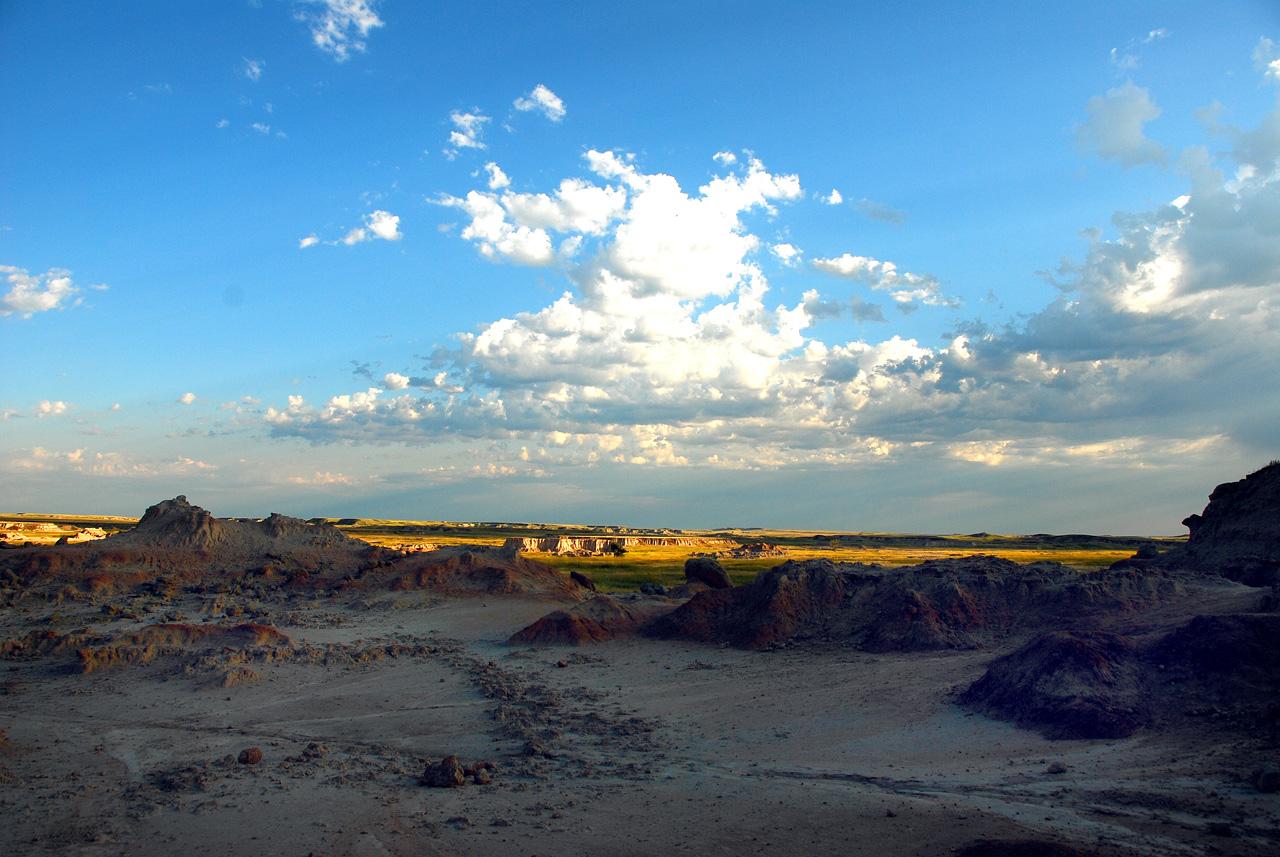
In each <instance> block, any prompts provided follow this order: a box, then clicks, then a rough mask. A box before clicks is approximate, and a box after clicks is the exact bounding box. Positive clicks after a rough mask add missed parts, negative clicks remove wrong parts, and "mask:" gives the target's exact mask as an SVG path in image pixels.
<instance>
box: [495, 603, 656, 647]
mask: <svg viewBox="0 0 1280 857" xmlns="http://www.w3.org/2000/svg"><path fill="white" fill-rule="evenodd" d="M677 603H678V602H676V601H675V600H674V599H670V598H662V597H654V598H645V599H641V598H638V597H634V596H633V597H632V598H631V599H630V600H626V601H620V600H614V599H613V598H610V597H609V596H607V595H597V596H596V597H595V598H592V599H590V600H588V601H583V602H582V603H581V604H575V605H574V606H573V607H570V608H569V609H568V610H556V611H554V612H551V613H548V614H547V615H546V616H543V617H542V618H541V619H539V620H538V621H536V622H534V623H533V624H532V625H529V626H528V627H526V628H522V629H521V630H519V631H517V632H516V633H514V634H512V635H511V638H510V639H508V640H507V645H508V646H566V645H567V646H582V645H586V644H588V643H603V642H605V641H607V640H617V639H622V638H626V637H632V636H635V634H636V632H637V631H638V630H640V626H642V625H643V624H644V623H645V622H647V621H649V620H651V619H653V618H654V617H655V616H659V615H662V614H665V613H669V612H670V611H672V610H674V609H675V607H676V604H677Z"/></svg>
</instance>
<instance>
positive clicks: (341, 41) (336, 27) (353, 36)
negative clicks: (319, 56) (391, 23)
mask: <svg viewBox="0 0 1280 857" xmlns="http://www.w3.org/2000/svg"><path fill="white" fill-rule="evenodd" d="M295 2H299V3H302V4H304V5H303V6H302V7H301V8H300V9H299V10H298V13H297V17H298V19H299V20H301V21H304V22H306V23H307V25H308V26H309V27H310V29H311V41H312V44H314V45H315V46H316V47H317V48H319V49H320V50H322V51H324V52H325V53H327V54H329V55H331V56H332V57H333V58H334V59H335V60H337V61H338V62H345V61H346V60H347V59H349V58H350V57H351V53H352V51H355V52H363V51H364V50H365V47H366V43H365V38H366V37H367V36H368V35H369V31H370V30H373V29H376V28H377V27H381V26H384V23H385V22H384V21H383V20H382V19H381V18H379V17H378V13H377V12H376V11H375V10H376V8H377V2H376V0H295Z"/></svg>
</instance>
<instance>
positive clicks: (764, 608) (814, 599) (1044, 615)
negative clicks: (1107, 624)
mask: <svg viewBox="0 0 1280 857" xmlns="http://www.w3.org/2000/svg"><path fill="white" fill-rule="evenodd" d="M1180 591H1181V588H1180V587H1179V586H1178V584H1177V583H1175V582H1174V581H1173V580H1172V579H1170V578H1169V577H1168V576H1167V575H1164V574H1160V573H1156V574H1141V573H1138V572H1134V571H1129V570H1120V571H1106V572H1093V573H1081V572H1079V571H1076V570H1075V569H1073V568H1068V567H1067V566H1064V565H1060V564H1058V563H1052V562H1039V563H1032V564H1030V565H1019V564H1017V563H1014V562H1010V561H1009V560H1005V559H1000V558H998V557H993V556H971V557H963V558H958V559H945V560H935V561H931V562H926V563H923V564H921V565H915V566H907V567H905V568H886V567H884V566H880V565H865V564H862V563H839V564H836V563H832V562H830V561H829V560H825V559H818V560H806V561H803V562H800V561H794V560H793V561H788V562H785V563H783V564H781V565H778V566H775V567H774V568H771V569H769V570H767V571H762V572H760V573H759V574H757V575H756V578H755V580H754V581H753V582H751V583H750V584H747V585H746V586H738V587H734V588H732V589H718V590H710V591H706V592H702V593H699V594H698V595H695V596H694V597H693V598H692V599H691V600H690V601H689V602H688V603H686V604H684V605H682V606H680V607H678V608H676V610H674V611H673V612H671V613H669V614H667V615H666V616H662V617H660V618H658V619H655V620H654V621H652V622H650V623H649V624H648V625H646V626H645V627H644V628H643V629H642V633H644V634H645V635H647V636H653V637H661V638H666V639H693V640H701V641H704V642H727V643H730V644H731V645H734V646H737V647H739V648H745V649H758V648H763V647H765V646H768V645H770V644H773V643H777V642H781V641H784V640H791V639H814V638H817V639H824V640H825V639H836V640H847V641H849V642H851V643H854V644H856V645H858V646H860V647H862V648H863V649H865V650H868V651H873V652H887V651H926V650H931V649H946V648H972V647H975V646H981V645H985V644H987V643H990V642H994V641H996V640H998V639H1001V638H1003V637H1006V636H1008V635H1010V634H1012V633H1016V632H1018V631H1024V630H1029V629H1033V628H1037V627H1045V626H1054V625H1057V626H1059V627H1062V626H1065V625H1067V624H1069V623H1070V622H1072V621H1074V620H1075V619H1076V618H1077V617H1080V616H1087V615H1089V614H1091V613H1094V612H1097V611H1103V610H1106V611H1120V612H1127V611H1130V610H1136V609H1142V608H1145V607H1148V606H1150V605H1152V604H1155V603H1158V602H1159V601H1161V600H1164V599H1167V598H1170V597H1173V596H1175V595H1177V594H1178V593H1179V592H1180Z"/></svg>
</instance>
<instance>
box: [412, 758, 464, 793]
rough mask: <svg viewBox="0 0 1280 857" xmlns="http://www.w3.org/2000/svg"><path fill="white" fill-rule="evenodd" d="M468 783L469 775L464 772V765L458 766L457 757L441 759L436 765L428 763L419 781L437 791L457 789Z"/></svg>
mask: <svg viewBox="0 0 1280 857" xmlns="http://www.w3.org/2000/svg"><path fill="white" fill-rule="evenodd" d="M466 781H467V775H466V773H465V772H464V771H463V770H462V765H460V764H458V757H457V756H449V757H447V758H444V759H441V760H440V761H439V762H436V763H435V764H434V765H433V764H432V763H431V762H427V766H426V769H425V770H424V771H423V772H422V776H421V777H420V778H419V780H418V782H420V783H421V784H422V785H424V786H430V787H431V788H437V789H441V788H456V787H458V786H460V785H463V784H465V783H466Z"/></svg>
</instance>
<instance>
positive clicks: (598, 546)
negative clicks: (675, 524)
mask: <svg viewBox="0 0 1280 857" xmlns="http://www.w3.org/2000/svg"><path fill="white" fill-rule="evenodd" d="M737 544H738V543H737V542H735V541H734V540H733V539H721V538H700V537H686V536H610V537H608V538H600V537H596V536H549V537H547V538H510V539H507V540H506V542H504V543H503V547H504V548H507V549H508V550H518V551H521V552H524V553H551V554H557V555H560V556H601V555H603V554H608V553H613V552H614V551H616V550H617V548H623V549H626V548H632V547H640V546H649V547H711V548H719V547H729V548H732V547H736V546H737Z"/></svg>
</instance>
